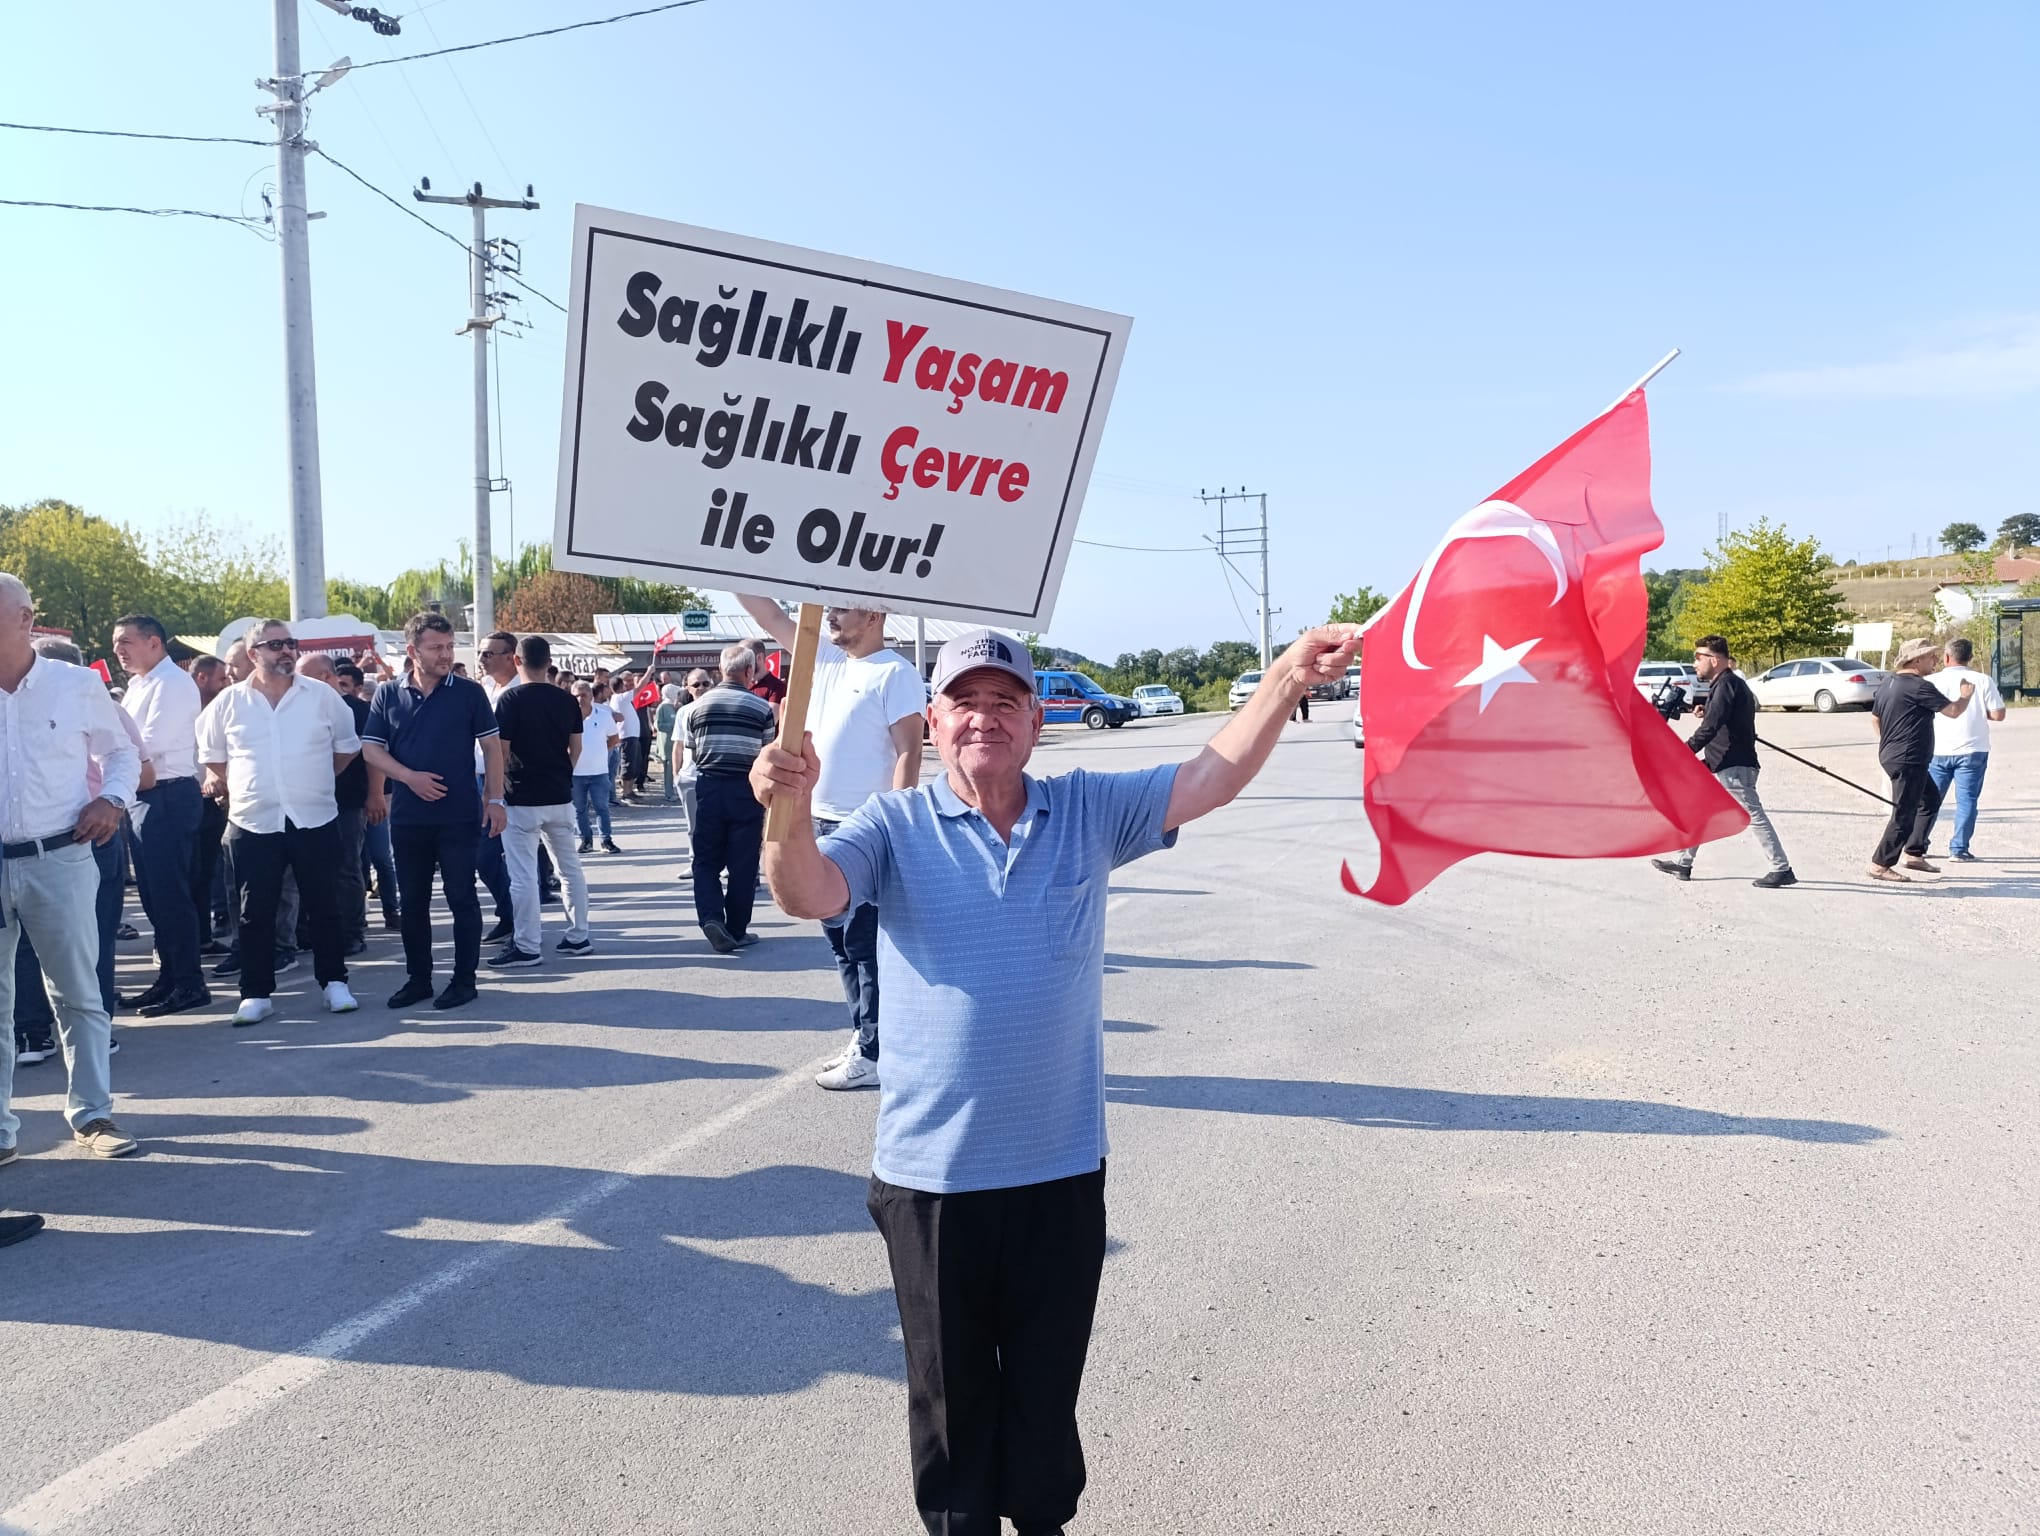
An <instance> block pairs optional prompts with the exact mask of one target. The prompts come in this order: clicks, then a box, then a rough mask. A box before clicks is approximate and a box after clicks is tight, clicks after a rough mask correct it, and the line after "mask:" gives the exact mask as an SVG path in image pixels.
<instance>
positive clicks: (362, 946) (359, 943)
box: [341, 937, 368, 960]
mask: <svg viewBox="0 0 2040 1536" xmlns="http://www.w3.org/2000/svg"><path fill="white" fill-rule="evenodd" d="M367 953H368V940H367V939H365V938H361V937H355V938H352V939H349V940H348V941H347V948H346V949H344V950H342V951H341V957H342V958H343V959H347V960H352V959H353V958H354V957H355V956H356V955H365V954H367Z"/></svg>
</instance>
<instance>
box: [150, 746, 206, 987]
mask: <svg viewBox="0 0 2040 1536" xmlns="http://www.w3.org/2000/svg"><path fill="white" fill-rule="evenodd" d="M137 798H139V799H140V801H141V803H142V804H143V805H146V806H147V807H148V808H149V810H148V814H147V815H145V816H144V817H143V818H142V822H141V826H140V827H139V828H138V829H137V831H136V833H135V839H134V854H135V884H136V886H138V887H139V888H140V890H141V893H142V910H143V911H144V912H146V913H147V914H148V918H149V924H150V926H151V927H153V928H154V929H155V930H156V974H157V980H159V981H164V982H168V983H169V984H170V985H171V986H173V987H176V988H178V989H180V990H196V989H198V988H200V987H203V986H204V985H205V974H204V972H203V971H201V970H200V969H199V961H198V944H199V939H198V904H197V903H196V902H195V901H194V900H192V881H191V866H192V865H193V864H194V863H195V862H197V859H198V823H199V815H200V805H201V797H200V795H199V793H198V781H197V780H196V779H191V778H183V779H161V780H158V781H157V783H156V785H155V787H154V788H152V789H145V790H142V791H141V792H140V794H139V796H138V797H137Z"/></svg>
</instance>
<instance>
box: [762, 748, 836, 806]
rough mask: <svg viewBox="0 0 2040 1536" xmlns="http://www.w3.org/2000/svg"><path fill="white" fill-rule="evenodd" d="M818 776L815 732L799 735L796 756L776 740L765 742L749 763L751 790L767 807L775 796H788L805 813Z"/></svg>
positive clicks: (818, 761)
mask: <svg viewBox="0 0 2040 1536" xmlns="http://www.w3.org/2000/svg"><path fill="white" fill-rule="evenodd" d="M821 776H822V760H821V758H820V757H818V756H816V755H815V733H814V732H813V731H808V732H805V733H804V734H803V735H802V736H801V741H800V755H799V756H798V757H796V756H795V755H794V754H793V753H791V752H788V751H786V750H785V749H784V748H783V747H781V746H780V745H779V743H777V742H776V741H768V742H766V743H765V745H764V746H763V747H761V748H760V749H759V751H758V756H757V759H756V760H755V761H754V762H753V763H752V764H751V793H752V794H753V795H755V796H756V797H757V800H758V803H759V804H760V805H762V806H767V807H770V806H771V804H772V802H773V800H774V798H775V797H777V796H780V795H790V796H792V797H793V800H794V805H795V807H796V809H798V810H800V811H801V813H802V814H803V815H805V814H806V807H807V804H808V801H809V799H810V798H811V797H812V796H813V795H814V792H815V784H816V782H817V781H818V780H819V779H820V778H821Z"/></svg>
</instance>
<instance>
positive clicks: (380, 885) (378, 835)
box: [361, 820, 397, 925]
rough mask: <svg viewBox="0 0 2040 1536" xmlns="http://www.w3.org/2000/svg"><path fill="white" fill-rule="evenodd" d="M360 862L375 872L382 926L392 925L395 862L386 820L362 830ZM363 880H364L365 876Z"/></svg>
mask: <svg viewBox="0 0 2040 1536" xmlns="http://www.w3.org/2000/svg"><path fill="white" fill-rule="evenodd" d="M361 862H362V863H363V864H364V865H366V866H367V867H368V868H369V869H372V870H374V871H375V894H376V899H377V900H378V901H380V902H381V903H382V915H383V922H384V924H385V925H390V924H394V923H395V922H396V921H397V861H396V860H395V859H394V858H392V857H391V856H390V824H389V822H388V821H387V820H384V821H381V822H378V823H377V824H376V825H375V826H372V827H365V828H364V829H363V830H362V834H361ZM363 878H364V879H366V876H365V875H364V876H363Z"/></svg>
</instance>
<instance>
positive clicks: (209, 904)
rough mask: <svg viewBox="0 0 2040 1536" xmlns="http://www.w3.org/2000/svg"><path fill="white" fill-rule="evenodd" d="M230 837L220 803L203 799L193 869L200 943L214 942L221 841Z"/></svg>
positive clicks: (192, 896) (225, 815)
mask: <svg viewBox="0 0 2040 1536" xmlns="http://www.w3.org/2000/svg"><path fill="white" fill-rule="evenodd" d="M226 835H227V813H226V811H225V809H224V808H222V806H221V805H220V802H219V801H217V800H211V799H207V798H205V797H203V796H201V797H200V799H199V804H198V848H197V850H196V852H195V853H194V855H193V860H194V862H193V864H192V869H191V899H192V902H193V903H194V904H195V905H196V906H197V907H198V942H199V943H200V944H201V945H205V944H210V943H212V941H213V900H212V897H213V877H214V876H215V875H216V874H217V873H218V871H219V867H220V840H221V839H222V838H224V837H225V836H226Z"/></svg>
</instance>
